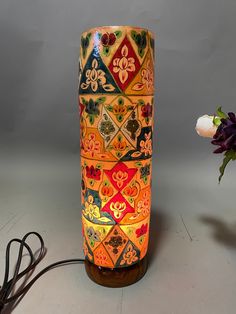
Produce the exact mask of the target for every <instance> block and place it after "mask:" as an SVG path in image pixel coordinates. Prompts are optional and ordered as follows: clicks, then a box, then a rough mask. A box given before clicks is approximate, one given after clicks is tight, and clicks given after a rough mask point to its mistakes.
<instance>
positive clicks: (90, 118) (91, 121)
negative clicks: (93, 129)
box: [89, 114, 94, 124]
mask: <svg viewBox="0 0 236 314" xmlns="http://www.w3.org/2000/svg"><path fill="white" fill-rule="evenodd" d="M89 122H90V124H94V116H93V115H91V114H90V115H89Z"/></svg>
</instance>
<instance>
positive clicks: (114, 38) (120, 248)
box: [79, 26, 154, 287]
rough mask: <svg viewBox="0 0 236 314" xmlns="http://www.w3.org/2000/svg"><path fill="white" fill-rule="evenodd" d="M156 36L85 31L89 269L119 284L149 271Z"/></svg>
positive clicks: (133, 30) (82, 80) (109, 29)
mask: <svg viewBox="0 0 236 314" xmlns="http://www.w3.org/2000/svg"><path fill="white" fill-rule="evenodd" d="M153 94H154V38H153V34H152V33H151V32H150V31H148V30H147V29H143V28H139V27H131V26H104V27H96V28H93V29H90V30H88V31H86V32H84V33H83V34H82V37H81V50H80V77H79V107H80V126H81V132H80V137H81V138H80V140H81V173H82V196H81V197H82V227H83V237H84V244H83V247H84V254H85V257H86V270H87V273H88V275H89V277H90V278H91V279H92V280H94V281H95V282H97V283H99V284H102V285H105V286H112V287H121V286H126V285H128V284H132V283H134V282H135V281H137V280H139V279H140V278H141V277H142V276H143V275H144V273H145V272H146V268H147V260H146V253H147V248H148V237H149V226H150V208H151V172H152V161H151V157H152V133H153V106H154V101H153Z"/></svg>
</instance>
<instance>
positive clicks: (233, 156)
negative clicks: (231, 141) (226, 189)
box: [219, 150, 236, 183]
mask: <svg viewBox="0 0 236 314" xmlns="http://www.w3.org/2000/svg"><path fill="white" fill-rule="evenodd" d="M231 160H236V152H235V151H234V150H229V151H228V152H226V153H225V157H224V159H223V163H222V165H221V166H220V176H219V183H220V182H221V179H222V177H223V175H224V173H225V169H226V166H227V165H228V163H229V162H230V161H231Z"/></svg>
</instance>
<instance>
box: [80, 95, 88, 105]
mask: <svg viewBox="0 0 236 314" xmlns="http://www.w3.org/2000/svg"><path fill="white" fill-rule="evenodd" d="M81 100H82V104H83V105H87V103H88V102H87V101H86V100H85V99H84V97H82V98H81Z"/></svg>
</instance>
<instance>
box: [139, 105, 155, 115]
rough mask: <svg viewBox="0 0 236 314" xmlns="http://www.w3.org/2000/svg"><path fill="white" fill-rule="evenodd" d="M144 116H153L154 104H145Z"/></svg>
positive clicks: (143, 108) (143, 107)
mask: <svg viewBox="0 0 236 314" xmlns="http://www.w3.org/2000/svg"><path fill="white" fill-rule="evenodd" d="M141 110H142V117H144V118H151V117H152V105H150V104H149V103H147V104H146V105H143V106H142V108H141Z"/></svg>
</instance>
